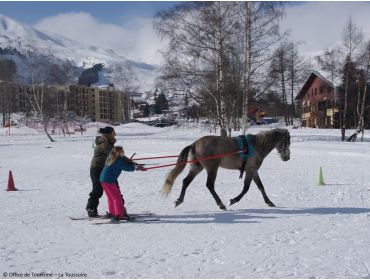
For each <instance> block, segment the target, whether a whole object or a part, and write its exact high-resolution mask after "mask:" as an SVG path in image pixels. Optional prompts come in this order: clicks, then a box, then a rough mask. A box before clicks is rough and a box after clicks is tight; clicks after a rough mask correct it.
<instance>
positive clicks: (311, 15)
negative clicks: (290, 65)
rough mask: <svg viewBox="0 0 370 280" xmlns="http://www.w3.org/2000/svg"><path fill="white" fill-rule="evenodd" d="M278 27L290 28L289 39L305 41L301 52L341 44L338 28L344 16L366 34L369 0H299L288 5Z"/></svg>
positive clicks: (369, 26)
mask: <svg viewBox="0 0 370 280" xmlns="http://www.w3.org/2000/svg"><path fill="white" fill-rule="evenodd" d="M285 11H286V16H285V17H284V19H283V21H282V23H281V30H282V31H284V30H287V29H290V30H291V34H290V40H291V41H293V42H298V41H305V43H306V44H305V45H304V46H302V47H301V50H302V51H303V52H304V53H305V54H311V55H312V54H318V53H321V52H322V51H323V50H325V49H326V48H331V47H334V46H336V45H339V44H341V40H342V30H343V28H344V25H345V24H346V22H347V20H348V18H349V17H350V16H351V17H352V20H353V22H354V23H355V24H357V25H358V26H361V27H362V28H363V31H364V33H365V38H367V39H369V38H370V17H369V14H370V3H368V2H303V3H298V4H294V5H292V6H288V7H286V9H285Z"/></svg>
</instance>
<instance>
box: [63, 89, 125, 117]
mask: <svg viewBox="0 0 370 280" xmlns="http://www.w3.org/2000/svg"><path fill="white" fill-rule="evenodd" d="M68 110H70V111H74V112H75V113H76V114H77V115H78V116H80V117H88V118H90V119H91V120H92V121H96V122H105V123H111V124H119V123H122V122H128V121H129V117H130V95H129V94H127V93H124V92H122V91H118V90H116V89H115V88H114V86H113V85H109V86H100V87H88V86H84V85H71V86H70V87H69V93H68Z"/></svg>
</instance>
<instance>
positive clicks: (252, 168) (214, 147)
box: [162, 129, 290, 210]
mask: <svg viewBox="0 0 370 280" xmlns="http://www.w3.org/2000/svg"><path fill="white" fill-rule="evenodd" d="M250 141H251V143H252V145H253V146H254V156H253V157H250V158H248V161H247V164H246V167H245V172H246V175H245V179H244V187H243V190H242V192H241V193H240V194H239V195H238V196H236V197H234V198H233V199H231V200H230V205H232V204H234V203H236V202H238V201H239V200H240V199H241V198H242V197H243V196H244V195H245V194H246V193H247V191H248V189H249V186H250V184H251V181H252V179H253V181H254V182H255V183H256V184H257V186H258V189H259V190H260V191H261V193H262V196H263V199H264V200H265V202H266V203H267V205H268V206H271V207H275V205H274V204H273V203H272V202H271V201H270V199H269V198H268V197H267V195H266V192H265V189H264V187H263V184H262V182H261V179H260V177H259V175H258V169H259V168H260V167H261V165H262V162H263V160H264V158H265V157H266V156H267V155H268V154H269V153H270V152H271V151H272V150H273V149H274V148H276V149H277V151H278V152H279V154H280V157H281V159H282V160H283V161H287V160H289V159H290V150H289V146H290V134H289V131H288V130H286V129H273V130H271V131H264V132H260V133H258V134H255V135H251V137H250ZM238 150H239V147H238V144H237V142H236V141H235V139H234V138H232V137H223V136H204V137H202V138H200V139H198V140H197V141H195V142H194V143H193V144H191V145H189V146H187V147H185V148H184V149H183V150H182V151H181V153H180V155H179V157H178V159H177V162H178V163H179V162H184V161H187V160H197V159H202V158H205V157H209V156H213V155H221V154H225V153H232V152H235V151H238ZM242 161H243V159H242V158H241V157H240V154H239V153H238V154H232V155H228V156H225V157H222V158H213V159H208V160H199V161H197V162H192V163H190V171H189V174H188V175H187V176H186V178H185V179H184V180H183V184H182V189H181V194H180V196H179V198H178V199H177V200H176V202H175V205H174V206H175V207H177V206H179V205H180V204H181V203H182V202H183V201H184V197H185V192H186V188H187V187H188V186H189V184H190V183H191V182H192V181H193V180H194V178H195V177H196V176H197V175H198V174H199V173H200V172H201V171H202V170H203V169H205V170H206V171H207V173H208V177H207V183H206V186H207V188H208V190H209V191H210V192H211V194H212V196H213V198H214V199H215V201H216V203H217V205H218V206H219V207H220V209H222V210H226V207H225V205H224V204H223V203H222V201H221V199H220V198H219V196H218V195H217V193H216V191H215V180H216V176H217V170H218V168H219V167H223V168H226V169H240V167H241V165H242ZM184 168H185V164H181V165H176V167H175V168H174V169H172V170H171V171H170V172H169V174H168V175H167V178H166V181H165V183H164V185H163V188H162V193H163V194H164V195H165V196H167V195H168V194H169V193H170V192H171V189H172V186H173V184H174V182H175V180H176V178H177V176H178V175H179V174H180V173H181V172H182V171H183V170H184Z"/></svg>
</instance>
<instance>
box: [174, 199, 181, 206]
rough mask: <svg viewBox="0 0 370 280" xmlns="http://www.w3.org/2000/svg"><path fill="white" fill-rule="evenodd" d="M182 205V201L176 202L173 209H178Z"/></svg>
mask: <svg viewBox="0 0 370 280" xmlns="http://www.w3.org/2000/svg"><path fill="white" fill-rule="evenodd" d="M181 203H182V201H178V200H176V201H175V203H174V204H173V208H176V207H177V206H179V205H180V204H181Z"/></svg>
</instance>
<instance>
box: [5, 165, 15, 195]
mask: <svg viewBox="0 0 370 280" xmlns="http://www.w3.org/2000/svg"><path fill="white" fill-rule="evenodd" d="M6 191H7V192H12V191H17V189H16V188H15V185H14V180H13V174H12V171H11V170H9V179H8V188H7V189H6Z"/></svg>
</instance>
